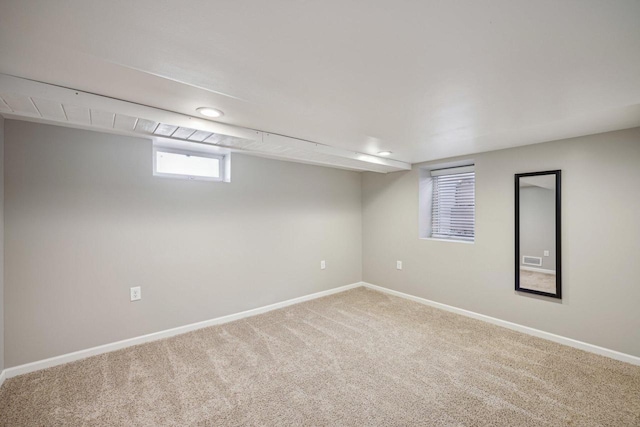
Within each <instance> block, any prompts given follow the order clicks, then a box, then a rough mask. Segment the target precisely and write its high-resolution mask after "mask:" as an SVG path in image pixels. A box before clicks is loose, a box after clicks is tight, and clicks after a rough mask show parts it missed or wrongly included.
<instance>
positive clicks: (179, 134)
mask: <svg viewBox="0 0 640 427" xmlns="http://www.w3.org/2000/svg"><path fill="white" fill-rule="evenodd" d="M195 131H196V130H195V129H189V128H183V127H180V128H178V129H177V130H176V131H175V132H174V133H173V135H171V136H172V137H173V138H178V139H189V137H190V136H191V135H193V133H194V132H195Z"/></svg>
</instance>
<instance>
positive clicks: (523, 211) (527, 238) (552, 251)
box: [520, 187, 556, 270]
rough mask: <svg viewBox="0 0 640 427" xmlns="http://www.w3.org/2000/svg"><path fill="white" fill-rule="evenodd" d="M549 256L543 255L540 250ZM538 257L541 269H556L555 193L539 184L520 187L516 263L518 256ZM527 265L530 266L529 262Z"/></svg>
mask: <svg viewBox="0 0 640 427" xmlns="http://www.w3.org/2000/svg"><path fill="white" fill-rule="evenodd" d="M545 250H548V251H549V256H544V251H545ZM525 255H528V256H535V257H540V258H542V267H535V266H534V268H543V269H545V270H555V269H556V194H555V191H554V190H549V189H548V188H541V187H523V188H520V264H521V265H522V257H523V256H525ZM529 267H530V266H529Z"/></svg>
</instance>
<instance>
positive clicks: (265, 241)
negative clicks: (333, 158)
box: [5, 120, 362, 367]
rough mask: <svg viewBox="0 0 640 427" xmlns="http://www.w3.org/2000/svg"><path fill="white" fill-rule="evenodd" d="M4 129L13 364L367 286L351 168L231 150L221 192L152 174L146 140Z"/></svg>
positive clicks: (357, 179)
mask: <svg viewBox="0 0 640 427" xmlns="http://www.w3.org/2000/svg"><path fill="white" fill-rule="evenodd" d="M5 128H6V132H5V144H6V146H5V150H6V152H5V154H6V165H5V167H6V169H5V179H6V181H5V191H6V193H5V195H6V198H5V220H6V236H5V245H6V271H5V278H6V282H5V308H6V313H5V315H6V336H5V338H6V341H5V342H6V366H7V367H12V366H16V365H19V364H23V363H27V362H31V361H35V360H40V359H43V358H47V357H52V356H56V355H60V354H64V353H68V352H72V351H75V350H80V349H85V348H88V347H92V346H96V345H100V344H105V343H109V342H113V341H117V340H122V339H125V338H130V337H135V336H139V335H142V334H147V333H151V332H155V331H159V330H164V329H168V328H173V327H177V326H180V325H185V324H189V323H192V322H198V321H202V320H207V319H211V318H215V317H218V316H223V315H226V314H231V313H236V312H239V311H243V310H247V309H251V308H255V307H260V306H264V305H267V304H271V303H275V302H279V301H283V300H287V299H290V298H294V297H299V296H302V295H307V294H310V293H313V292H318V291H322V290H327V289H331V288H335V287H338V286H341V285H346V284H350V283H354V282H358V281H360V280H361V266H362V260H361V251H362V242H361V231H362V227H361V218H362V217H361V175H360V174H358V173H356V172H349V171H342V170H337V169H330V168H324V167H317V166H310V165H302V164H296V163H289V162H281V161H276V160H267V159H261V158H257V157H250V156H243V155H236V154H234V155H233V157H232V182H231V183H229V184H224V183H211V182H204V181H187V180H179V179H168V178H157V177H153V176H152V170H151V168H152V163H151V162H152V157H151V143H150V141H148V140H144V139H136V138H127V137H120V136H114V135H108V134H102V133H96V132H90V131H82V130H74V129H68V128H63V127H56V126H47V125H38V124H32V123H27V122H21V121H13V120H7V121H6V122H5ZM322 259H325V260H326V261H327V269H326V270H320V260H322ZM131 286H142V300H141V301H138V302H134V303H132V302H130V301H129V287H131Z"/></svg>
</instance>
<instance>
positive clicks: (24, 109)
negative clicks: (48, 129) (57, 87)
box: [2, 93, 40, 117]
mask: <svg viewBox="0 0 640 427" xmlns="http://www.w3.org/2000/svg"><path fill="white" fill-rule="evenodd" d="M2 99H4V101H5V102H6V103H7V105H9V107H10V108H11V110H12V111H15V112H17V113H23V114H27V115H31V116H38V117H40V112H39V111H38V109H37V108H36V106H35V104H34V103H33V101H32V100H31V98H30V97H28V96H25V95H21V94H17V93H3V94H2Z"/></svg>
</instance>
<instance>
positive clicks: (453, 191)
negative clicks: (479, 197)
mask: <svg viewBox="0 0 640 427" xmlns="http://www.w3.org/2000/svg"><path fill="white" fill-rule="evenodd" d="M431 176H432V178H433V200H432V205H431V237H433V238H437V239H451V240H463V241H470V242H473V240H474V234H475V222H476V218H475V216H476V194H475V193H476V175H475V172H474V168H473V166H464V167H458V168H450V169H439V170H432V171H431Z"/></svg>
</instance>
